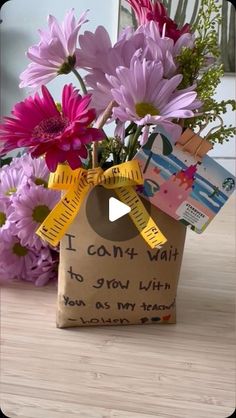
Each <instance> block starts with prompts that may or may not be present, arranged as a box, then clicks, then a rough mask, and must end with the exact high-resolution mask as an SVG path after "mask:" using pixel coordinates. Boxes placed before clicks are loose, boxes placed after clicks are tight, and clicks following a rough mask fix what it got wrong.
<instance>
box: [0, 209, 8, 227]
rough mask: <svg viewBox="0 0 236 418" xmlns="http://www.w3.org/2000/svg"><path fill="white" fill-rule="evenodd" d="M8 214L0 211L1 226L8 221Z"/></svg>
mask: <svg viewBox="0 0 236 418" xmlns="http://www.w3.org/2000/svg"><path fill="white" fill-rule="evenodd" d="M6 219H7V218H6V215H5V213H4V212H0V228H1V227H2V226H3V225H4V224H5V222H6Z"/></svg>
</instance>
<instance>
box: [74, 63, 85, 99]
mask: <svg viewBox="0 0 236 418" xmlns="http://www.w3.org/2000/svg"><path fill="white" fill-rule="evenodd" d="M71 71H72V73H74V75H75V77H76V78H77V80H79V83H80V86H81V89H82V91H83V93H84V94H87V93H88V92H87V89H86V86H85V83H84V80H83V79H82V77H81V75H80V74H79V73H78V71H77V70H76V69H75V68H72V70H71Z"/></svg>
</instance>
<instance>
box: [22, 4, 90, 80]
mask: <svg viewBox="0 0 236 418" xmlns="http://www.w3.org/2000/svg"><path fill="white" fill-rule="evenodd" d="M86 15H87V12H85V13H83V14H82V16H81V17H80V19H79V20H78V21H76V18H75V16H74V9H71V10H69V11H68V12H67V14H66V16H65V18H64V21H63V22H62V24H61V25H60V24H59V23H58V21H57V19H56V18H55V17H54V16H52V15H49V16H48V29H46V30H39V35H40V42H39V43H38V44H37V45H33V46H31V47H30V48H29V49H28V52H27V57H28V58H29V59H30V60H31V61H32V62H31V63H30V64H29V65H28V67H27V68H26V70H25V71H24V72H23V73H22V74H21V75H20V79H21V83H20V87H31V88H38V87H40V86H42V85H43V84H44V85H45V84H47V83H48V82H49V81H51V80H53V79H54V78H55V77H56V76H58V75H60V74H68V73H70V72H71V71H72V70H73V68H75V67H76V66H77V65H78V63H77V60H76V50H77V48H76V45H77V39H78V33H79V30H80V28H81V26H82V25H83V24H84V23H86V22H87V21H88V20H87V19H86Z"/></svg>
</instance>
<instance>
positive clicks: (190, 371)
mask: <svg viewBox="0 0 236 418" xmlns="http://www.w3.org/2000/svg"><path fill="white" fill-rule="evenodd" d="M234 205H235V199H234V198H231V200H230V202H228V203H227V205H226V207H225V208H224V209H223V210H222V212H221V213H220V214H219V215H218V217H217V218H216V219H215V220H214V221H213V222H212V224H211V225H210V226H209V228H208V229H207V230H206V232H205V233H204V234H203V235H197V234H195V233H194V232H192V231H189V232H188V236H187V242H186V250H185V255H184V260H183V266H182V272H181V280H180V287H179V291H178V299H177V312H178V324H177V325H164V326H162V325H146V326H127V327H114V326H113V327H101V328H93V327H92V328H79V329H70V330H68V329H67V330H60V329H57V328H56V327H55V303H56V289H55V287H53V286H49V287H45V288H35V287H34V286H32V285H30V284H29V285H28V284H22V283H20V284H17V285H16V284H14V285H11V286H5V287H3V288H2V292H1V301H2V321H1V322H2V354H1V360H2V372H1V383H2V388H1V391H2V395H1V398H2V399H1V406H2V410H3V411H4V413H5V414H6V415H7V416H9V417H11V418H12V417H22V418H80V417H81V418H153V417H155V418H225V417H228V416H230V415H231V414H232V413H233V410H234V408H235V374H234V373H235V371H234V368H235V334H234V304H235V258H234V253H235V245H234V230H235V212H234Z"/></svg>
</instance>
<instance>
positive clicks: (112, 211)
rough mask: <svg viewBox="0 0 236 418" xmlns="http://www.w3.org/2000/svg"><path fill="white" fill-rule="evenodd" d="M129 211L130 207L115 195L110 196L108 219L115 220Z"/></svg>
mask: <svg viewBox="0 0 236 418" xmlns="http://www.w3.org/2000/svg"><path fill="white" fill-rule="evenodd" d="M130 211H131V208H130V207H129V206H128V205H126V204H125V203H123V202H121V201H120V200H118V199H116V198H115V197H110V199H109V221H110V222H115V221H117V219H120V218H122V216H125V215H127V213H129V212H130Z"/></svg>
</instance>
